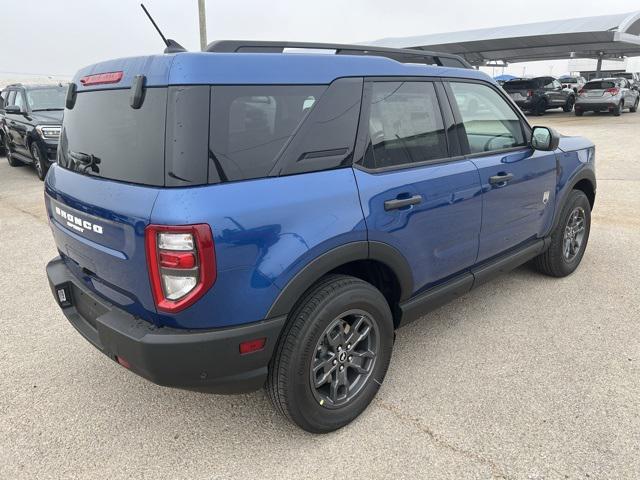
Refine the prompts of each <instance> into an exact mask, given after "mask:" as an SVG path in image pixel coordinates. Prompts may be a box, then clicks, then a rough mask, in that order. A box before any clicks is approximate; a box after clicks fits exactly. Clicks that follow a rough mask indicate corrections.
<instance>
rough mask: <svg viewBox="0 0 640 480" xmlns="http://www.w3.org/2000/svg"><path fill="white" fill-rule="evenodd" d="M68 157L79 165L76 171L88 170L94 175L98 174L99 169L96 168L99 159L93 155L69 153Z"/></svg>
mask: <svg viewBox="0 0 640 480" xmlns="http://www.w3.org/2000/svg"><path fill="white" fill-rule="evenodd" d="M69 156H70V157H71V159H72V160H73V161H74V163H75V164H80V165H79V166H78V171H81V172H88V171H89V169H91V171H92V172H94V173H100V168H99V167H98V165H99V164H100V158H98V157H96V156H95V155H93V154H87V153H82V152H73V151H69Z"/></svg>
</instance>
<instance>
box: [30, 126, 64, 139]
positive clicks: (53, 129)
mask: <svg viewBox="0 0 640 480" xmlns="http://www.w3.org/2000/svg"><path fill="white" fill-rule="evenodd" d="M60 130H61V127H60V125H38V126H37V127H36V132H38V133H39V134H40V136H41V137H42V138H47V139H54V138H58V137H60Z"/></svg>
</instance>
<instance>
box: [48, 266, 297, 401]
mask: <svg viewBox="0 0 640 480" xmlns="http://www.w3.org/2000/svg"><path fill="white" fill-rule="evenodd" d="M47 276H48V278H49V285H50V287H51V290H52V292H53V295H54V297H55V298H56V300H58V295H57V290H58V289H60V288H64V289H65V292H66V293H67V296H68V297H70V298H68V303H65V304H61V308H62V311H63V313H64V315H65V316H66V317H67V319H68V320H69V322H70V323H71V324H72V325H73V326H74V327H75V329H76V330H78V332H79V333H80V334H81V335H82V336H83V337H85V338H86V339H87V340H88V341H89V342H90V343H91V344H93V345H94V346H95V347H96V348H97V349H98V350H100V351H101V352H102V353H104V354H105V355H107V356H108V357H109V358H111V359H112V360H115V361H117V360H118V358H120V359H123V360H124V361H125V363H127V364H128V365H129V366H128V367H127V368H129V369H130V370H131V371H133V372H134V373H136V374H138V375H140V376H142V377H144V378H146V379H147V380H150V381H152V382H154V383H156V384H158V385H163V386H167V387H175V388H183V389H187V390H199V391H207V392H212V393H243V392H249V391H253V390H257V389H259V388H260V387H262V385H263V384H264V382H265V380H266V378H267V366H268V364H269V360H270V359H271V354H272V353H273V350H274V348H275V345H276V342H277V340H278V337H279V335H280V331H281V330H282V328H283V326H284V323H285V320H286V317H278V318H274V319H271V320H265V321H261V322H256V323H252V324H248V325H243V326H240V327H233V328H222V329H216V330H206V331H202V330H179V329H173V328H166V327H162V328H159V327H156V326H154V325H152V324H150V323H149V322H147V321H145V320H142V319H139V318H136V317H134V316H132V315H130V314H128V313H127V312H125V311H123V310H121V309H119V308H117V307H114V306H113V305H110V304H108V303H107V302H105V301H104V300H103V299H101V298H98V297H96V296H95V294H93V293H92V292H90V291H88V290H86V288H83V286H82V285H81V282H79V281H78V280H77V279H76V278H75V277H74V275H73V274H72V273H71V272H70V271H69V269H68V268H67V266H66V265H65V264H64V262H63V261H62V260H61V259H60V258H55V259H53V260H52V261H51V262H49V264H48V265H47ZM58 303H60V302H58ZM258 338H266V343H265V347H264V348H263V349H262V350H260V351H257V352H253V353H249V354H245V355H241V354H240V351H239V345H240V343H241V342H243V341H247V340H254V339H258ZM121 363H122V362H121Z"/></svg>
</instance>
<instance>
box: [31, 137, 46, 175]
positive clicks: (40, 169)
mask: <svg viewBox="0 0 640 480" xmlns="http://www.w3.org/2000/svg"><path fill="white" fill-rule="evenodd" d="M29 151H30V152H31V157H32V158H33V166H34V167H35V169H36V173H37V174H38V178H39V179H40V180H42V181H44V178H45V177H46V176H47V170H48V167H47V164H46V162H45V156H44V155H43V154H42V150H41V149H40V147H39V146H38V144H37V143H35V142H34V143H32V144H31V147H29Z"/></svg>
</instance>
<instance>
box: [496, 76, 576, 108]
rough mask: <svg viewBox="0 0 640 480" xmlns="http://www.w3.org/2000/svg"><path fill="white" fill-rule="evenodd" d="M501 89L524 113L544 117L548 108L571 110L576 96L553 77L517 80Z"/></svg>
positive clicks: (507, 83) (509, 82)
mask: <svg viewBox="0 0 640 480" xmlns="http://www.w3.org/2000/svg"><path fill="white" fill-rule="evenodd" d="M502 88H503V89H504V90H505V91H506V92H507V93H508V94H509V96H511V98H512V99H513V101H514V102H516V103H517V104H518V106H519V107H520V108H521V109H522V110H523V111H525V112H532V113H535V114H536V115H544V113H545V112H546V111H547V110H548V109H550V108H562V110H564V111H565V112H570V111H572V110H573V106H574V105H575V103H576V94H575V92H574V91H573V90H572V89H570V88H564V87H563V86H562V83H560V81H559V80H558V79H556V78H553V77H537V78H528V79H517V80H511V81H508V82H506V83H505V84H504V85H503V86H502Z"/></svg>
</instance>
